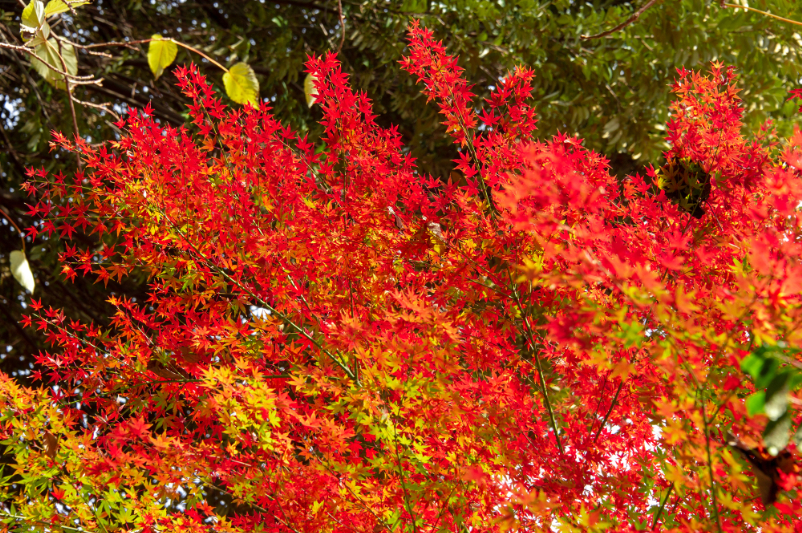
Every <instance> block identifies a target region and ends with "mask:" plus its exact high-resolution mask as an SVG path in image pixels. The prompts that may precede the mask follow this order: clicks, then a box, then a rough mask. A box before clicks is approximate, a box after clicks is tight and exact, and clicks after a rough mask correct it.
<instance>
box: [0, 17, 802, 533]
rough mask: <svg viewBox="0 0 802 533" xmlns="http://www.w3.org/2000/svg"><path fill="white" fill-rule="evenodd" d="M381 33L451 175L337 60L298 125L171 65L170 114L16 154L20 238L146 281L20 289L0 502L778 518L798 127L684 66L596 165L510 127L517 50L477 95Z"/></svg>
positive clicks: (582, 154)
mask: <svg viewBox="0 0 802 533" xmlns="http://www.w3.org/2000/svg"><path fill="white" fill-rule="evenodd" d="M409 33H410V42H409V47H408V56H407V57H406V58H405V59H404V61H403V62H402V68H403V69H404V70H405V71H407V72H408V73H409V74H410V75H412V76H415V77H416V78H417V80H418V81H419V83H420V86H421V87H422V91H423V92H424V94H426V95H427V96H428V98H429V100H430V102H432V104H430V105H437V106H439V108H440V110H441V112H442V114H443V116H444V124H445V127H446V129H447V132H448V134H450V135H451V136H452V137H453V139H454V142H455V143H456V145H457V147H458V149H459V158H458V159H457V160H455V161H454V163H455V167H454V172H452V173H451V175H450V176H445V177H443V176H428V175H424V174H422V173H420V172H418V171H417V170H416V166H415V161H414V160H413V159H412V158H411V157H410V156H409V155H408V151H407V150H406V149H405V147H404V145H403V144H402V142H401V138H400V135H399V133H398V132H397V131H396V130H394V129H393V128H389V129H385V128H382V127H380V126H379V125H378V124H377V122H376V117H375V116H374V115H373V114H372V111H371V103H370V100H369V99H368V97H367V96H366V95H365V94H359V93H355V92H354V91H352V90H351V88H350V87H349V84H348V79H347V75H346V74H345V73H343V71H342V70H341V67H340V64H339V63H338V61H337V59H336V57H335V56H333V55H327V56H325V57H316V58H311V59H310V61H309V63H308V69H309V72H310V73H312V75H313V77H314V79H315V80H316V81H315V86H316V89H317V93H318V94H317V96H316V99H317V101H318V104H319V105H320V112H321V113H322V119H321V123H322V124H323V126H324V127H325V131H326V133H325V137H324V138H323V139H322V140H321V142H318V143H313V142H311V141H309V140H308V139H306V138H305V137H302V136H299V135H298V134H297V133H296V132H294V131H292V130H291V129H289V128H287V127H285V126H282V124H280V123H279V122H277V121H276V120H275V119H274V118H273V117H272V116H271V114H270V111H269V106H268V105H266V104H265V103H262V104H260V107H259V108H258V109H255V108H252V107H250V106H248V107H245V108H237V109H229V108H226V106H224V105H223V104H222V103H221V100H220V98H218V97H216V96H215V94H216V93H215V91H214V90H213V89H212V87H211V86H210V85H209V84H208V83H207V82H206V80H205V78H204V77H203V76H202V75H201V74H200V73H199V71H198V70H197V68H195V67H192V66H191V67H188V68H179V69H177V75H178V83H179V85H180V88H181V90H182V91H183V93H184V94H185V95H186V96H187V98H188V99H189V100H191V104H190V105H189V115H190V118H191V122H192V123H191V125H189V126H188V127H185V128H180V129H175V128H172V127H165V126H163V125H161V124H159V123H156V122H155V121H154V120H153V119H152V118H150V117H149V111H148V109H147V108H146V109H145V110H144V111H131V113H130V114H129V115H128V116H127V117H126V118H124V119H122V120H120V122H119V123H117V124H116V125H117V127H119V128H121V129H123V130H124V131H125V135H124V136H123V137H122V138H120V139H119V140H117V141H113V142H108V143H106V144H105V145H104V146H103V147H101V148H99V149H96V148H93V147H90V146H88V145H86V144H85V143H83V142H81V141H77V142H76V141H71V140H69V139H67V138H66V137H64V136H61V135H57V136H56V139H55V141H54V143H53V146H54V147H60V148H63V149H67V150H70V151H73V152H78V153H80V156H81V157H82V159H83V162H84V167H83V171H79V172H77V173H76V174H75V175H74V177H67V176H64V175H61V174H56V175H49V174H48V173H47V172H45V171H44V170H36V169H34V170H32V171H31V181H30V182H29V184H28V191H29V192H30V194H31V199H32V200H31V212H32V213H35V214H38V215H40V216H42V218H43V222H42V223H41V224H38V225H37V226H35V227H33V228H31V229H30V230H29V231H30V232H31V233H32V234H34V235H36V234H45V235H48V236H50V235H53V236H56V235H57V236H60V237H63V238H65V239H70V238H71V237H72V236H73V235H74V234H75V233H76V232H81V233H85V234H87V235H92V236H93V239H95V242H96V244H95V245H93V246H90V247H87V246H85V245H81V244H78V243H79V242H83V241H71V242H70V243H68V244H67V245H66V250H65V251H64V253H63V256H62V261H63V274H64V275H65V276H66V277H67V278H74V277H75V276H78V275H85V276H94V277H95V278H96V279H97V280H98V282H105V281H107V280H108V279H111V278H114V279H119V278H121V277H123V276H126V275H127V274H129V273H131V272H132V271H134V270H136V271H139V272H144V273H145V274H147V276H149V279H150V292H149V298H148V299H147V301H130V300H126V299H123V298H112V303H113V304H114V305H115V306H116V308H117V313H116V315H115V316H114V319H113V327H112V328H111V329H108V330H105V329H100V328H98V327H97V326H94V325H92V324H84V323H78V322H75V321H72V320H70V319H68V318H66V317H65V316H64V315H63V314H62V313H61V312H60V311H59V310H58V309H47V308H42V307H41V306H40V305H38V304H37V302H36V300H33V301H32V303H31V305H30V309H31V314H30V315H29V316H28V317H26V318H25V321H24V325H25V326H28V327H32V328H35V329H37V330H41V331H43V332H44V333H45V334H46V335H47V336H48V337H49V339H50V341H51V342H52V345H53V349H52V351H50V352H49V353H43V354H41V355H40V357H39V359H38V365H39V367H38V368H39V370H38V371H37V373H36V376H35V377H36V379H38V380H39V381H38V382H37V383H38V384H39V385H40V386H41V387H42V388H33V389H29V388H25V387H22V386H20V385H18V384H16V383H15V382H14V380H12V379H11V378H9V377H7V376H2V378H0V432H1V433H2V434H1V435H0V437H2V439H3V444H4V447H5V449H6V452H5V453H6V458H5V461H6V463H8V464H7V465H6V467H5V470H4V473H3V476H4V477H3V481H2V488H1V489H0V490H2V491H3V493H2V498H0V499H2V500H4V501H5V502H6V503H5V507H4V508H3V509H2V510H0V513H2V520H3V522H4V523H5V524H7V526H6V527H7V528H10V530H16V529H15V528H16V527H19V526H21V525H22V524H25V525H26V526H27V527H28V528H29V529H26V531H28V530H31V531H33V530H37V528H39V529H38V530H41V531H92V532H111V531H131V532H157V531H159V532H161V531H164V532H175V531H191V532H205V531H208V532H221V533H222V532H246V531H247V532H250V531H266V532H296V533H298V532H303V533H306V532H327V531H336V532H359V533H362V532H364V533H378V532H381V531H388V532H394V531H405V532H415V533H423V532H438V531H454V532H483V531H493V532H495V531H498V532H504V531H555V530H558V531H643V530H661V531H701V530H707V531H722V532H723V531H733V532H735V531H738V532H740V531H758V530H759V531H762V532H773V531H801V530H802V519H800V518H799V517H800V516H802V499H800V498H799V496H798V492H797V491H798V489H799V475H800V473H799V467H798V464H799V459H798V457H799V456H798V452H797V448H796V445H797V442H798V435H802V433H795V432H796V431H797V428H798V425H799V421H800V415H799V414H798V411H797V408H798V407H799V404H800V400H801V399H802V396H800V395H799V394H798V392H797V391H796V389H797V388H798V385H799V384H800V382H802V373H800V372H799V370H798V368H799V367H800V365H802V358H801V357H800V356H799V351H798V349H799V348H802V329H800V323H801V322H802V308H801V307H800V304H801V303H802V302H800V290H801V289H802V262H801V261H800V260H801V259H802V242H800V237H801V235H800V221H801V219H802V216H801V215H800V212H799V211H798V210H797V206H798V205H799V204H800V201H802V187H800V186H801V185H802V181H800V179H801V178H802V134H799V133H797V134H796V135H795V136H794V137H792V138H791V139H788V140H778V139H776V138H775V136H774V134H773V133H772V130H771V128H770V127H766V128H764V129H763V130H761V131H760V132H757V133H756V134H754V135H751V134H750V135H749V136H744V134H743V132H742V131H741V122H740V117H741V113H742V110H743V105H742V103H741V101H740V100H739V98H738V96H737V89H736V81H737V80H736V77H735V74H734V73H733V72H732V71H731V70H730V69H727V68H725V67H723V66H721V65H717V64H714V65H712V67H711V69H710V70H709V72H707V73H704V74H701V73H695V72H686V71H681V72H679V73H678V76H677V79H676V83H675V85H674V87H673V91H674V93H675V103H674V104H673V107H672V112H671V121H670V122H669V124H668V125H667V140H668V142H669V144H670V149H669V150H668V152H666V154H665V159H666V162H665V164H655V165H654V166H651V167H647V169H645V170H644V172H643V173H642V174H636V175H632V176H628V177H626V178H625V179H619V178H616V177H615V176H613V175H611V173H610V169H609V167H608V164H607V161H606V160H605V158H604V157H602V156H600V155H599V154H596V153H593V152H591V151H588V150H586V149H584V148H583V147H582V143H581V140H580V139H579V138H576V137H572V136H569V135H559V136H557V137H554V138H552V139H538V137H537V132H536V127H535V123H536V118H535V110H534V109H533V108H532V107H531V106H530V105H529V104H527V98H528V96H529V92H530V82H531V80H532V79H533V77H534V76H535V74H536V73H535V72H533V71H532V70H530V69H527V68H519V69H517V70H515V71H514V72H512V73H510V74H509V75H508V76H507V77H506V78H504V79H503V80H501V81H500V82H499V84H498V86H497V87H496V88H495V90H494V92H493V93H492V96H491V97H490V98H489V99H488V100H487V101H486V102H483V103H481V105H480V104H479V103H476V102H474V101H473V100H472V94H471V86H470V84H469V82H468V81H467V80H465V79H463V78H462V77H461V69H460V68H459V66H458V65H457V58H455V57H452V56H449V55H447V53H446V51H445V50H444V49H443V47H442V46H441V45H440V44H439V43H438V42H436V41H435V40H434V39H433V38H432V34H431V32H430V31H429V30H427V29H424V28H422V27H421V26H419V25H418V24H413V25H412V26H411V28H410V32H409ZM436 134H438V133H437V132H432V135H436ZM800 445H802V443H800ZM221 498H228V500H227V501H228V502H229V503H228V504H227V505H222V506H219V505H218V506H217V507H215V505H213V503H210V502H212V501H213V500H214V501H220V499H221Z"/></svg>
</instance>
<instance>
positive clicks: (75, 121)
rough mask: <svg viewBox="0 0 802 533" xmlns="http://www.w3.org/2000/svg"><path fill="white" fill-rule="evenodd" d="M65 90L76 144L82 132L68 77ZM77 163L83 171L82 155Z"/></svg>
mask: <svg viewBox="0 0 802 533" xmlns="http://www.w3.org/2000/svg"><path fill="white" fill-rule="evenodd" d="M56 43H57V44H58V58H59V60H60V61H61V68H63V69H64V72H67V62H66V61H65V60H64V56H63V55H62V54H61V41H60V40H56ZM64 88H65V89H66V90H67V100H68V101H69V103H70V115H72V131H73V133H74V134H75V140H76V142H77V141H78V139H80V138H81V132H80V131H78V116H77V115H76V114H75V101H74V100H73V98H72V86H71V85H70V80H69V79H68V78H67V76H64ZM76 155H77V157H76V159H77V161H78V170H79V171H80V170H81V167H82V166H83V161H82V160H81V154H76Z"/></svg>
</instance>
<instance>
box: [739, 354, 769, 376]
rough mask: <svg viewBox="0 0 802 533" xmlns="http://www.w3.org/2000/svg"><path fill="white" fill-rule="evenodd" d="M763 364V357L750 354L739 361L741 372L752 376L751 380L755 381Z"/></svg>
mask: <svg viewBox="0 0 802 533" xmlns="http://www.w3.org/2000/svg"><path fill="white" fill-rule="evenodd" d="M765 362H766V360H765V359H764V358H763V357H760V356H759V355H757V354H754V353H750V354H749V355H747V356H746V357H745V358H744V360H743V361H741V371H742V372H744V373H746V374H749V375H750V376H752V379H756V378H757V377H758V376H759V375H760V371H761V370H762V369H763V363H765Z"/></svg>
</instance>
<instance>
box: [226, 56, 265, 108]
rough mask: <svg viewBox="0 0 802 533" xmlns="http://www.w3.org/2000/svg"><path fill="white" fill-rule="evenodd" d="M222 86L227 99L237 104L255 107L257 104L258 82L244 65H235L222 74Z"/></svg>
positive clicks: (254, 75) (251, 71)
mask: <svg viewBox="0 0 802 533" xmlns="http://www.w3.org/2000/svg"><path fill="white" fill-rule="evenodd" d="M223 85H224V86H225V88H226V94H227V95H228V97H229V98H231V99H232V100H234V101H235V102H237V103H238V104H245V103H249V104H251V105H253V106H256V105H257V103H258V102H259V81H258V80H257V79H256V74H254V72H253V69H252V68H251V67H249V66H248V65H247V64H246V63H237V64H236V65H234V66H233V67H231V69H230V70H229V71H228V72H226V73H225V74H223Z"/></svg>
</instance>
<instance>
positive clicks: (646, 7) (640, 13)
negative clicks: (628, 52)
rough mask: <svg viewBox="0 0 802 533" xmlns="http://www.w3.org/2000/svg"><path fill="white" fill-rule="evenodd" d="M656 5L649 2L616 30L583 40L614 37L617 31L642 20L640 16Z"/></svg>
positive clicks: (654, 0) (650, 0)
mask: <svg viewBox="0 0 802 533" xmlns="http://www.w3.org/2000/svg"><path fill="white" fill-rule="evenodd" d="M656 3H657V0H649V1H648V2H646V3H645V4H643V6H641V7H640V9H638V10H637V11H635V12H634V13H633V14H632V16H631V17H629V18H628V19H627V20H625V21H624V22H622V23H621V24H619V25H618V26H616V27H615V28H613V29H610V30H607V31H603V32H601V33H597V34H596V35H583V36H582V39H583V40H585V41H590V40H591V39H601V38H602V37H607V36H608V35H612V34H613V33H615V32H617V31H621V30H623V29H624V28H626V27H627V26H629V25H630V24H632V23H633V22H635V21H636V20H638V19H639V18H640V16H641V15H643V12H644V11H646V10H647V9H649V8H650V7H652V6H653V5H654V4H656Z"/></svg>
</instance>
